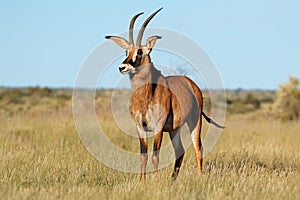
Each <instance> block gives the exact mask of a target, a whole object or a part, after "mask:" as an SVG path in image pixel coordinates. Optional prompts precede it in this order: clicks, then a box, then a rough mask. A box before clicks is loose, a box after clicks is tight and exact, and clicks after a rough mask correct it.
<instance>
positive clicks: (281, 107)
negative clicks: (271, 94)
mask: <svg viewBox="0 0 300 200" xmlns="http://www.w3.org/2000/svg"><path fill="white" fill-rule="evenodd" d="M272 112H273V114H274V115H275V116H276V117H278V118H280V119H282V120H284V121H286V120H295V119H298V118H299V117H300V79H298V78H296V77H290V80H289V81H288V82H287V83H285V84H283V85H280V86H279V90H278V91H276V96H275V101H274V104H273V106H272Z"/></svg>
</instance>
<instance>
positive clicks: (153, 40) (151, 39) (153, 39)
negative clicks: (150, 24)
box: [146, 35, 161, 49]
mask: <svg viewBox="0 0 300 200" xmlns="http://www.w3.org/2000/svg"><path fill="white" fill-rule="evenodd" d="M157 39H161V36H158V35H155V36H151V37H149V38H148V39H147V44H146V46H147V47H148V48H149V49H152V48H153V47H154V45H155V43H156V40H157Z"/></svg>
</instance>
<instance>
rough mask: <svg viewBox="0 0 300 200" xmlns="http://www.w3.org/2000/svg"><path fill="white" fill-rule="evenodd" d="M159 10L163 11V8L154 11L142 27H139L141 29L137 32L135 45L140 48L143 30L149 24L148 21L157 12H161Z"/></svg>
mask: <svg viewBox="0 0 300 200" xmlns="http://www.w3.org/2000/svg"><path fill="white" fill-rule="evenodd" d="M161 9H163V8H160V9H158V10H157V11H155V12H154V13H153V14H152V15H150V16H149V17H148V18H147V19H146V21H145V22H144V23H143V25H142V27H141V29H140V31H139V34H138V37H137V39H136V45H137V46H141V42H142V38H143V34H144V31H145V29H146V26H147V25H148V23H149V22H150V20H151V19H152V18H153V17H154V16H155V15H156V14H157V13H158V12H159V11H161Z"/></svg>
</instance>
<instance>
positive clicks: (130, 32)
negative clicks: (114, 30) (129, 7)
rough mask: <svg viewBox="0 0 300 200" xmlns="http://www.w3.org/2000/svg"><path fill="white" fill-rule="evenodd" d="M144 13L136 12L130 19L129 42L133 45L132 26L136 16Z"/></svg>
mask: <svg viewBox="0 0 300 200" xmlns="http://www.w3.org/2000/svg"><path fill="white" fill-rule="evenodd" d="M142 14H144V13H143V12H141V13H139V14H136V15H135V16H134V17H133V18H132V19H131V21H130V25H129V43H130V44H132V45H134V41H133V27H134V22H135V20H136V19H137V18H138V16H140V15H142Z"/></svg>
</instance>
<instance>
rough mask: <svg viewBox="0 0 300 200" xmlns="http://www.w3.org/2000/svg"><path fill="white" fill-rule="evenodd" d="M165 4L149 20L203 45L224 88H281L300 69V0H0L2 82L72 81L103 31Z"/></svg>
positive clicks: (123, 26)
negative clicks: (160, 10)
mask: <svg viewBox="0 0 300 200" xmlns="http://www.w3.org/2000/svg"><path fill="white" fill-rule="evenodd" d="M162 6H163V7H164V9H163V10H162V12H161V13H159V15H158V16H157V17H156V18H155V20H153V21H152V22H151V24H149V25H150V27H151V26H153V27H159V28H166V29H170V30H175V31H178V32H180V33H183V34H185V35H187V36H188V37H190V38H192V39H193V40H194V41H196V42H197V43H199V44H200V45H202V46H203V48H204V49H205V50H206V51H207V53H208V54H209V56H210V57H211V59H212V60H213V61H214V63H215V64H216V66H217V68H218V70H219V72H220V74H221V76H222V79H223V82H224V86H225V88H231V89H235V88H245V89H256V88H259V89H276V88H277V87H278V84H281V83H284V82H285V81H287V80H288V77H289V75H293V76H297V77H300V21H299V19H300V12H299V10H300V1H296V0H285V1H283V0H282V1H279V0H272V1H271V0H265V1H259V0H251V1H240V0H239V1H238V0H228V1H220V0H219V1H217V0H210V1H208V0H201V1H195V0H185V1H179V2H177V3H174V1H171V0H160V1H158V0H157V1H151V0H147V1H146V0H139V1H124V0H118V1H69V0H65V1H56V0H53V1H37V0H36V1H33V0H28V1H21V0H19V1H16V0H12V1H1V2H0V24H1V29H0V68H1V73H0V86H11V87H25V86H41V87H44V86H47V87H72V86H73V85H74V82H75V80H76V76H77V73H78V71H79V70H80V65H81V64H82V63H83V61H84V60H85V59H86V58H87V56H88V55H89V53H90V52H91V51H92V50H93V49H94V48H95V47H96V46H97V45H99V44H100V43H102V42H103V41H104V36H105V35H107V34H118V33H122V32H124V31H127V28H128V23H129V20H130V19H131V17H132V16H133V15H134V14H136V13H138V12H140V11H144V12H145V16H143V17H141V18H142V19H145V17H146V16H147V15H149V14H150V13H152V12H153V11H154V10H156V9H158V8H160V7H162ZM141 21H143V20H140V21H139V22H138V24H140V23H141ZM166 64H168V63H166ZM116 70H117V69H116ZM114 76H121V75H120V74H119V73H117V72H116V74H114ZM109 84H110V83H107V85H109ZM112 85H114V84H113V83H112Z"/></svg>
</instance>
